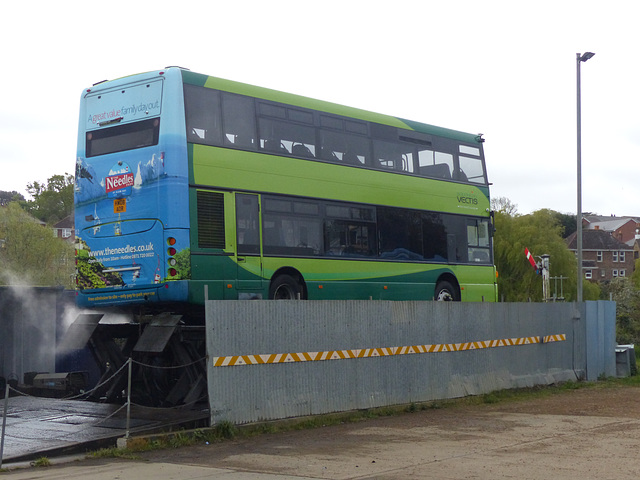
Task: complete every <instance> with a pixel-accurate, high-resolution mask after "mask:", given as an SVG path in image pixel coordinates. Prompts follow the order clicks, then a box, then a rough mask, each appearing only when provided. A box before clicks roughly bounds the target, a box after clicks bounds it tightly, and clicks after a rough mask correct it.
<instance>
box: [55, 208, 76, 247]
mask: <svg viewBox="0 0 640 480" xmlns="http://www.w3.org/2000/svg"><path fill="white" fill-rule="evenodd" d="M74 227H75V226H74V220H73V215H69V216H67V217H65V218H63V219H62V220H60V221H59V222H58V223H56V224H55V225H54V226H53V236H54V237H58V238H62V239H63V240H67V241H69V242H71V243H73V242H74V241H75V239H76V236H75V233H76V232H75V228H74Z"/></svg>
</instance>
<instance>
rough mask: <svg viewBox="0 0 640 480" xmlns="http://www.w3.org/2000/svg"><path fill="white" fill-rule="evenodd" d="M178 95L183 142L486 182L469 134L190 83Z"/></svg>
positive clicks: (479, 155) (479, 154) (477, 148)
mask: <svg viewBox="0 0 640 480" xmlns="http://www.w3.org/2000/svg"><path fill="white" fill-rule="evenodd" d="M184 98H185V113H186V129H187V141H188V142H193V143H198V144H204V145H212V146H223V147H227V148H234V149H239V150H250V151H256V150H257V151H262V152H264V153H268V154H273V155H278V156H284V157H297V158H302V159H309V160H315V161H321V162H328V163H334V164H343V165H349V166H352V167H360V168H364V169H371V170H382V171H388V172H394V173H401V174H405V175H413V176H421V177H428V178H433V179H439V180H449V181H453V182H461V183H471V184H480V185H485V184H486V183H487V180H486V173H485V167H484V159H483V155H482V148H481V146H480V145H477V144H474V143H473V142H471V143H470V144H463V143H462V142H460V141H459V140H457V139H454V138H447V137H446V136H440V135H432V134H427V133H423V132H418V131H414V130H409V129H402V128H397V127H393V126H389V125H383V124H379V123H374V122H366V121H362V120H359V119H354V118H348V117H343V116H340V115H334V114H330V113H327V112H321V111H316V110H312V109H307V108H304V107H299V106H293V105H288V104H284V103H277V102H273V101H268V100H262V99H256V98H252V97H247V96H243V95H238V94H232V93H229V92H221V91H219V90H215V89H211V88H206V87H197V86H193V85H189V84H185V85H184Z"/></svg>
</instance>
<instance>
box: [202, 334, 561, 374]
mask: <svg viewBox="0 0 640 480" xmlns="http://www.w3.org/2000/svg"><path fill="white" fill-rule="evenodd" d="M566 340H567V336H566V334H564V333H558V334H553V335H546V336H544V337H520V338H502V339H498V340H480V341H475V342H466V343H441V344H434V345H410V346H402V347H374V348H363V349H353V350H328V351H324V352H298V353H271V354H259V355H228V356H223V357H213V359H212V360H213V366H214V367H233V366H240V365H264V364H272V363H297V362H318V361H323V360H346V359H353V358H373V357H390V356H393V355H413V354H421V353H441V352H459V351H467V350H480V349H485V348H496V347H509V346H519V345H532V344H540V343H542V344H544V343H552V342H564V341H566Z"/></svg>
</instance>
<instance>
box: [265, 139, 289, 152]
mask: <svg viewBox="0 0 640 480" xmlns="http://www.w3.org/2000/svg"><path fill="white" fill-rule="evenodd" d="M264 150H266V151H267V152H273V153H286V154H288V153H289V150H287V148H286V147H285V146H284V145H283V144H282V142H281V141H280V140H273V139H270V140H265V141H264Z"/></svg>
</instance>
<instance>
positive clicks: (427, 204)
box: [75, 67, 497, 309]
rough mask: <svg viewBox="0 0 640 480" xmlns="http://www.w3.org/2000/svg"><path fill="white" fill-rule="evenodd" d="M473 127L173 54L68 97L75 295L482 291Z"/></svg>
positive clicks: (478, 160) (482, 297)
mask: <svg viewBox="0 0 640 480" xmlns="http://www.w3.org/2000/svg"><path fill="white" fill-rule="evenodd" d="M482 147H483V139H482V138H481V136H480V135H475V134H468V133H463V132H459V131H455V130H449V129H446V128H440V127H435V126H431V125H427V124H422V123H418V122H414V121H408V120H404V119H400V118H396V117H392V116H387V115H381V114H377V113H372V112H368V111H364V110H360V109H355V108H350V107H346V106H343V105H337V104H333V103H329V102H324V101H319V100H313V99H309V98H305V97H302V96H298V95H292V94H286V93H282V92H279V91H274V90H269V89H265V88H259V87H255V86H250V85H246V84H242V83H237V82H232V81H228V80H223V79H220V78H215V77H211V76H207V75H201V74H197V73H194V72H191V71H189V70H186V69H182V68H178V67H169V68H167V69H165V70H161V71H154V72H149V73H143V74H138V75H133V76H129V77H125V78H121V79H118V80H114V81H105V82H102V83H99V84H96V85H94V86H92V87H91V88H88V89H86V90H85V91H84V92H83V94H82V98H81V106H80V124H79V136H78V150H77V163H76V184H75V222H76V232H77V244H76V246H77V279H76V281H77V303H78V304H79V305H80V306H81V307H95V308H102V307H112V306H149V307H157V308H158V309H162V308H167V305H170V306H169V307H168V308H170V309H178V308H179V306H180V305H183V306H190V305H191V306H192V305H201V304H203V303H204V300H205V296H206V297H208V298H209V299H235V300H238V299H309V300H319V299H374V300H431V299H435V300H452V301H496V300H497V287H496V271H495V267H494V265H493V252H492V231H493V227H492V217H491V212H490V201H489V183H488V180H487V173H486V168H485V162H484V154H483V148H482Z"/></svg>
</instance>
